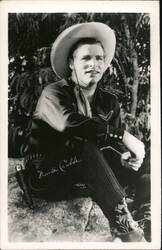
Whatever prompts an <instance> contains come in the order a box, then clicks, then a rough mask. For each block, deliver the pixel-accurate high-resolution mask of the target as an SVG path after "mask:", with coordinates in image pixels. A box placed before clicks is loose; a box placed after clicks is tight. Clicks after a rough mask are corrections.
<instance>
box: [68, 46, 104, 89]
mask: <svg viewBox="0 0 162 250" xmlns="http://www.w3.org/2000/svg"><path fill="white" fill-rule="evenodd" d="M104 58H105V57H104V51H103V48H102V47H101V44H99V43H96V44H82V45H79V46H78V47H77V49H76V50H75V51H74V53H73V59H71V60H70V68H71V70H72V78H73V80H74V81H75V82H77V81H79V85H80V86H81V87H82V88H85V89H88V88H91V87H92V86H95V85H96V84H97V83H98V81H99V80H100V79H101V78H102V76H103V73H104V71H105V59H104Z"/></svg>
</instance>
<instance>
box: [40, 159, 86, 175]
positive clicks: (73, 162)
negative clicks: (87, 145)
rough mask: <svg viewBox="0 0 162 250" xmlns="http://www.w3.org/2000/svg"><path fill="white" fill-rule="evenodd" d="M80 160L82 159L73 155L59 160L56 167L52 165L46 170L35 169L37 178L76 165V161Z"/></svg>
mask: <svg viewBox="0 0 162 250" xmlns="http://www.w3.org/2000/svg"><path fill="white" fill-rule="evenodd" d="M80 162H82V160H78V159H77V156H73V157H71V158H70V159H64V160H62V161H60V162H59V164H58V167H57V168H54V167H53V168H51V170H50V171H48V172H43V171H42V170H37V173H38V178H39V179H42V178H43V177H47V176H49V175H52V174H55V173H57V172H59V171H61V172H66V169H67V168H69V167H70V166H72V165H76V164H77V163H80Z"/></svg>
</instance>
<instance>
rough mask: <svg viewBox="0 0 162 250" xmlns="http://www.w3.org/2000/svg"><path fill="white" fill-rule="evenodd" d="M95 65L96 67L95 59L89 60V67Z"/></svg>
mask: <svg viewBox="0 0 162 250" xmlns="http://www.w3.org/2000/svg"><path fill="white" fill-rule="evenodd" d="M96 65H97V61H96V59H95V58H92V59H91V60H90V66H91V67H95V66H96Z"/></svg>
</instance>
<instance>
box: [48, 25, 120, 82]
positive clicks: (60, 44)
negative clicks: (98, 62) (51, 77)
mask: <svg viewBox="0 0 162 250" xmlns="http://www.w3.org/2000/svg"><path fill="white" fill-rule="evenodd" d="M82 38H94V39H96V40H98V41H100V42H101V44H102V46H103V47H104V52H105V70H106V69H107V68H108V67H109V65H110V63H111V61H112V59H113V57H114V53H115V45H116V38H115V34H114V32H113V30H112V29H111V28H110V27H109V26H107V25H106V24H104V23H98V22H90V23H81V24H75V25H73V26H71V27H69V28H67V29H66V30H64V31H63V32H62V33H61V34H60V35H59V36H58V37H57V39H56V40H55V42H54V43H53V46H52V49H51V66H52V68H53V70H54V72H55V73H56V75H57V76H58V77H59V78H66V77H67V76H68V74H69V66H68V61H67V59H68V55H69V51H70V49H71V48H72V46H73V45H74V44H75V43H76V42H78V41H79V40H80V39H82Z"/></svg>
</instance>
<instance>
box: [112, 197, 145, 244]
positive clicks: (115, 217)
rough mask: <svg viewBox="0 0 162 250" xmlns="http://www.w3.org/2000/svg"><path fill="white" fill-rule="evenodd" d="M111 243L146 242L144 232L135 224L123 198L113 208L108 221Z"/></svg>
mask: <svg viewBox="0 0 162 250" xmlns="http://www.w3.org/2000/svg"><path fill="white" fill-rule="evenodd" d="M110 226H111V232H112V235H113V236H114V237H113V238H114V239H113V241H116V239H117V238H118V239H120V240H121V241H123V242H146V240H145V238H144V232H143V230H142V229H141V228H140V226H139V224H138V222H136V221H135V220H134V219H133V217H132V215H131V213H130V211H129V209H128V206H127V203H126V201H125V198H123V200H122V201H121V202H120V203H119V204H118V205H117V206H116V207H115V209H114V211H113V213H112V215H111V220H110Z"/></svg>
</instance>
